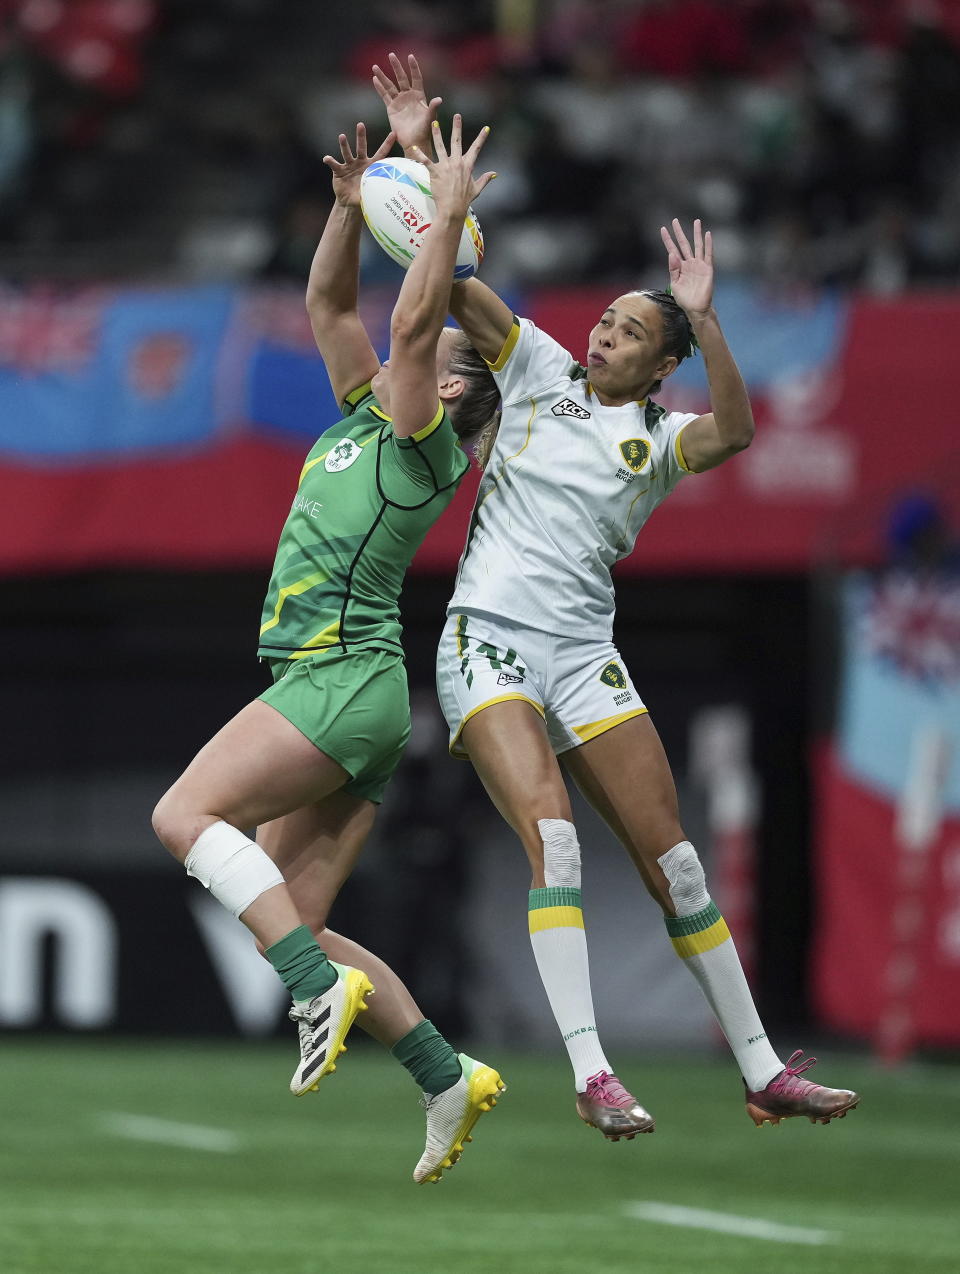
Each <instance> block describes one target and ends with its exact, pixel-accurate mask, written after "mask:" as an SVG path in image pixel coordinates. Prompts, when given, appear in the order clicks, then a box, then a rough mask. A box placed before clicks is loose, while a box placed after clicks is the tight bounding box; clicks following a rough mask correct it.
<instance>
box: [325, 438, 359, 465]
mask: <svg viewBox="0 0 960 1274" xmlns="http://www.w3.org/2000/svg"><path fill="white" fill-rule="evenodd" d="M359 454H360V448H359V447H358V446H357V444H356V443H355V442H354V441H353V439H352V438H344V440H343V442H338V443H337V445H336V446H335V447H332V448H331V449H330V451H329V452H328V454H327V458H326V460H324V462H323V467H324V469H326V471H327V473H339V472H340V470H341V469H349V468H350V466H351V465H352V464H353V462H354V460H356V458H357V456H359Z"/></svg>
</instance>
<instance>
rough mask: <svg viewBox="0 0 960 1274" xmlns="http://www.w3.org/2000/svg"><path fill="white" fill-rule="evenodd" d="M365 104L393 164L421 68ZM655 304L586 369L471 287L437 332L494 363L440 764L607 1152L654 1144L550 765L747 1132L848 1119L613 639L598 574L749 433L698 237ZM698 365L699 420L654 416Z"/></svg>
mask: <svg viewBox="0 0 960 1274" xmlns="http://www.w3.org/2000/svg"><path fill="white" fill-rule="evenodd" d="M391 66H392V71H393V78H391V77H390V76H388V75H387V74H386V73H385V72H384V71H382V70H380V68H379V67H374V86H375V88H376V89H377V91H378V93H379V94H380V96H381V98H382V99H383V101H384V103H385V105H386V107H387V114H388V117H389V119H390V123H391V127H392V128H393V129H394V130H395V131H396V133H397V137H398V140H399V142H400V144H401V145H402V146H403V147H404V149H405V151H408V150H409V149H410V148H411V147H415V146H418V145H419V146H422V145H423V140H424V138H425V136H426V135H427V134H428V132H429V128H430V122H431V118H432V111H433V110H434V109H435V107H436V105H437V102H436V101H434V102H432V103H431V102H428V100H427V99H426V96H425V94H424V92H423V83H422V78H421V76H420V73H419V68H418V67H417V65H416V60H415V59H410V63H409V70H407V69H405V68H404V67H403V66H402V64H401V63H400V62H399V60H398V59H397V58H396V57H395V56H393V55H391ZM661 235H662V238H663V242H664V246H665V247H666V250H667V268H668V272H669V277H670V289H671V291H670V293H664V292H652V291H642V292H626V293H624V294H623V295H621V296H618V297H616V298H614V299H613V300H611V302H610V305H609V306H608V307H607V308H606V309H605V310H604V311H603V313H602V314H599V315H596V316H594V318H593V322H594V326H593V328H592V330H591V331H590V333H589V336H588V338H587V358H586V365H581V364H580V363H579V362H577V360H576V359H574V358H573V357H572V355H571V354H570V353H569V352H568V351H567V350H565V349H563V348H562V347H561V346H560V345H558V344H557V342H556V341H554V340H553V339H552V338H551V337H549V336H547V335H546V333H544V332H541V331H539V330H538V329H537V328H536V327H534V325H533V324H532V323H530V322H529V321H528V320H526V319H518V318H516V317H515V316H514V315H513V313H512V312H511V311H510V309H509V308H508V307H507V306H506V305H505V304H504V303H503V302H502V301H501V300H500V298H499V297H498V296H496V294H495V293H493V292H492V291H491V290H490V289H489V288H488V287H486V286H485V285H484V284H483V283H481V282H480V281H479V280H477V279H471V280H469V281H468V282H466V283H462V284H456V285H455V286H454V289H453V295H452V298H451V313H452V314H453V315H454V317H455V318H456V319H457V321H458V322H459V324H460V326H461V327H462V328H463V330H464V331H465V333H466V334H467V336H468V337H469V339H470V341H471V343H472V344H473V345H474V347H475V348H476V349H477V350H478V351H479V352H480V353H481V354H482V355H483V357H484V358H485V359H486V360H487V362H488V363H489V365H490V367H491V369H492V371H493V373H494V376H495V378H496V380H497V384H498V385H499V387H500V392H501V396H502V400H503V409H502V416H501V421H500V426H499V430H498V433H497V436H496V439H495V440H494V442H493V445H492V449H491V451H490V453H489V459H488V460H487V464H486V468H485V471H484V476H483V479H482V481H481V484H480V490H479V492H478V495H477V502H476V506H475V508H474V512H473V518H472V521H471V526H470V531H469V535H468V539H467V544H466V547H465V549H464V553H463V557H462V559H461V562H460V569H459V572H458V576H457V582H456V586H455V588H454V593H453V597H452V598H451V601H450V605H449V608H448V623H447V627H446V629H445V631H444V634H443V638H442V640H441V643H440V650H439V654H438V664H437V684H438V689H439V693H440V700H441V704H442V706H443V710H444V714H445V715H446V718H447V722H448V724H449V726H450V736H451V750H452V752H453V753H454V754H455V755H459V756H468V757H469V758H470V760H471V761H472V762H473V765H474V767H475V769H476V771H477V773H478V774H479V776H480V778H481V780H482V781H483V784H484V786H485V787H486V789H487V792H488V793H489V795H490V797H491V799H492V801H493V802H494V804H495V805H496V807H497V809H498V810H499V811H500V813H501V814H502V815H503V817H504V818H505V819H506V820H507V822H508V823H509V824H510V826H511V827H512V828H513V829H514V831H515V832H516V833H517V835H518V836H519V838H520V840H521V842H522V843H523V846H524V849H525V850H526V853H527V857H528V859H529V861H530V866H531V870H532V874H533V880H532V888H531V891H530V895H529V903H528V910H529V929H530V937H531V942H532V945H533V950H534V954H535V957H536V960H537V965H538V968H539V970H540V975H541V978H542V980H543V983H544V987H545V989H546V992H547V996H548V998H549V1000H550V1004H551V1008H552V1009H553V1013H554V1016H555V1018H556V1020H557V1024H558V1026H559V1028H560V1031H561V1034H562V1036H563V1039H564V1041H565V1043H566V1046H567V1050H568V1053H569V1056H570V1061H571V1064H572V1066H573V1070H574V1078H575V1086H576V1089H577V1103H576V1104H577V1111H578V1113H579V1114H580V1116H581V1118H582V1119H584V1120H585V1121H586V1122H587V1123H589V1124H592V1125H593V1126H595V1127H597V1128H598V1129H599V1130H600V1131H601V1132H602V1133H603V1134H604V1136H605V1137H607V1138H609V1139H611V1140H619V1138H620V1137H628V1138H632V1137H633V1136H635V1135H636V1134H637V1133H638V1132H650V1131H652V1130H653V1126H654V1122H653V1119H652V1117H651V1116H650V1115H649V1114H648V1113H647V1112H646V1111H645V1110H644V1109H643V1107H642V1106H641V1105H640V1104H639V1103H638V1102H637V1101H636V1099H635V1098H634V1097H633V1096H632V1095H631V1094H630V1093H629V1092H628V1091H627V1090H626V1089H625V1088H624V1086H623V1085H622V1084H621V1083H620V1081H619V1080H618V1079H617V1077H616V1076H615V1074H614V1073H613V1068H612V1067H611V1065H610V1063H609V1062H608V1061H607V1058H606V1056H605V1055H604V1052H603V1049H602V1047H601V1045H600V1040H599V1036H598V1034H597V1029H596V1021H595V1015H594V1010H593V1003H592V997H591V992H590V979H589V970H588V962H587V947H586V939H585V931H584V926H583V913H582V910H581V903H580V848H579V843H578V838H577V832H576V829H575V827H574V825H573V815H572V810H571V805H570V798H569V795H568V792H567V788H566V785H565V782H564V776H563V772H562V770H561V767H560V764H559V762H558V757H560V756H562V758H563V764H564V767H565V768H566V770H567V771H568V773H569V774H570V775H571V776H572V777H573V779H574V781H575V782H576V784H577V786H578V787H579V788H580V790H581V791H582V792H583V794H584V795H585V796H586V798H587V799H588V800H589V801H590V803H591V804H592V805H593V807H594V808H595V809H596V810H597V812H598V813H599V814H600V815H601V816H602V817H603V819H604V820H605V821H606V822H607V824H608V825H609V826H610V828H611V829H612V830H613V832H614V833H615V834H616V835H617V837H618V838H619V839H620V840H621V842H622V843H623V844H624V846H625V847H626V849H627V851H628V852H629V854H630V856H631V858H632V859H633V862H634V863H635V865H636V867H637V869H638V871H639V873H640V875H641V877H642V879H643V882H644V884H645V886H646V888H647V889H648V891H649V892H650V894H651V895H652V896H653V898H654V899H655V900H656V901H657V902H658V903H659V904H660V906H661V907H662V909H663V913H664V919H665V922H666V928H667V933H668V935H669V937H670V939H671V940H672V943H673V946H674V948H675V950H676V952H677V954H678V955H679V956H680V957H681V958H682V959H683V960H684V962H685V964H687V966H688V967H689V968H690V970H691V972H692V973H693V974H694V976H695V978H696V979H697V981H698V982H699V984H700V986H701V987H702V989H703V991H704V994H705V996H706V998H707V1000H708V1002H709V1004H710V1006H711V1008H712V1009H713V1011H714V1013H715V1014H716V1016H717V1019H718V1021H719V1023H720V1026H721V1027H722V1029H723V1031H724V1034H725V1035H726V1037H727V1040H728V1041H729V1043H730V1046H731V1048H732V1050H733V1053H734V1055H735V1057H736V1060H737V1063H738V1065H739V1068H740V1072H741V1075H742V1076H743V1080H744V1085H745V1088H746V1102H747V1110H748V1113H749V1114H750V1115H751V1117H752V1118H753V1120H754V1122H755V1123H756V1124H758V1125H760V1124H762V1123H763V1122H765V1121H769V1122H771V1123H779V1121H780V1120H781V1119H783V1118H790V1117H792V1116H796V1115H806V1116H807V1117H809V1118H810V1119H812V1120H820V1121H822V1122H827V1121H829V1120H830V1119H832V1118H834V1117H836V1116H838V1115H843V1114H845V1113H846V1111H847V1110H849V1109H850V1108H851V1107H853V1106H855V1105H856V1104H857V1102H858V1100H859V1098H858V1097H857V1095H856V1094H855V1093H852V1092H850V1091H848V1090H846V1089H829V1088H824V1087H822V1086H820V1085H817V1084H812V1083H810V1082H809V1081H808V1080H806V1079H803V1078H801V1077H800V1076H801V1073H802V1072H803V1071H805V1070H806V1069H808V1067H809V1066H810V1064H811V1061H810V1060H808V1061H806V1062H801V1063H800V1064H799V1065H797V1062H798V1059H799V1058H800V1056H801V1054H800V1052H799V1051H798V1052H797V1053H795V1054H794V1055H793V1056H792V1057H791V1058H790V1059H789V1061H788V1062H787V1064H786V1065H784V1063H783V1061H782V1060H781V1059H780V1058H779V1057H778V1056H777V1054H776V1053H775V1052H774V1050H773V1049H772V1047H771V1045H770V1043H769V1041H768V1040H767V1036H766V1033H765V1031H764V1029H763V1025H762V1023H761V1021H760V1019H759V1016H758V1014H757V1011H756V1009H755V1007H754V1004H753V999H752V996H751V993H750V990H749V987H748V985H747V982H746V979H745V978H744V975H743V972H742V969H741V966H740V961H739V958H738V956H737V952H736V949H735V947H734V943H733V940H732V939H731V937H730V933H729V931H728V929H727V926H726V924H725V923H724V921H723V918H722V916H721V915H720V912H719V911H718V910H717V907H716V906H715V904H714V903H713V902H712V900H711V898H710V896H709V894H708V892H707V888H706V882H705V878H704V873H703V869H702V867H701V865H700V861H699V858H698V856H697V853H696V850H695V849H694V847H693V845H692V844H691V843H690V842H689V841H688V840H687V838H686V836H685V834H684V831H683V828H682V827H681V824H680V817H679V810H678V804H677V796H676V789H675V786H674V782H673V777H672V774H671V772H670V766H669V764H668V762H667V758H666V756H665V754H664V750H663V747H662V745H661V743H660V739H659V736H658V735H657V732H656V730H655V729H654V726H653V723H652V722H651V720H650V717H649V715H648V713H647V710H646V708H645V707H644V705H643V703H642V701H641V699H640V696H639V695H638V694H637V691H636V689H635V688H634V685H633V682H632V680H631V678H630V675H629V673H628V671H627V669H626V667H625V665H624V662H623V660H622V659H621V657H620V655H619V653H618V651H617V649H616V647H615V646H614V645H613V642H612V630H613V615H614V592H613V583H612V579H611V575H610V571H611V568H612V566H613V565H614V563H615V562H617V561H618V560H619V559H620V558H622V557H624V556H626V555H627V554H628V553H630V552H631V551H632V549H633V546H634V543H635V541H636V537H637V534H638V533H639V531H640V529H641V528H642V526H643V524H644V523H645V522H646V520H647V518H648V517H649V516H650V514H651V513H652V512H653V510H654V509H655V508H656V507H657V505H658V504H660V502H661V501H662V500H664V499H665V498H666V497H667V496H668V495H669V494H670V492H671V491H672V490H673V488H674V487H675V486H676V484H677V483H678V482H679V481H680V479H681V478H682V477H683V476H684V475H685V474H694V473H702V472H704V471H705V470H707V469H712V468H714V467H715V466H716V465H718V464H721V463H723V461H725V460H728V459H729V458H730V457H732V456H734V455H736V454H737V452H739V451H742V450H743V449H744V448H745V447H747V446H749V444H750V442H751V440H752V438H753V433H754V422H753V414H752V411H751V408H750V402H749V398H748V396H747V391H746V387H745V386H744V383H743V379H742V377H741V376H740V372H739V370H738V369H737V365H736V363H735V362H734V359H733V357H732V355H731V353H730V351H729V349H728V347H727V344H726V341H725V339H724V336H723V333H722V331H721V329H720V324H719V321H718V319H717V315H716V312H715V311H714V309H713V304H712V301H713V255H712V243H711V236H710V233H709V231H708V232H707V233H706V234H704V233H703V232H702V230H701V226H700V222H699V221H695V222H694V227H693V243H692V244H691V243H690V242H689V240H688V239H687V236H686V235H685V234H684V232H683V229H682V227H681V225H680V223H679V222H678V221H674V222H673V233H672V234H671V233H670V232H669V231H668V230H667V229H666V228H665V227H664V228H663V229H662V231H661ZM695 345H696V346H699V348H700V350H701V352H702V354H703V358H704V362H705V364H706V372H707V380H708V385H709V392H710V405H711V409H712V410H711V411H710V412H709V413H707V414H705V415H701V416H695V415H685V414H680V413H675V412H670V413H667V412H664V410H663V409H662V408H660V407H658V406H656V404H655V403H653V402H652V401H651V399H650V395H651V394H655V393H656V392H657V390H658V389H659V388H660V385H661V383H662V382H663V380H664V379H666V377H667V376H669V375H670V374H671V373H672V372H673V371H674V370H675V369H676V368H677V366H678V365H679V363H680V362H681V360H682V359H683V358H685V357H686V356H687V355H688V354H690V353H691V352H692V349H693V347H694V346H695Z"/></svg>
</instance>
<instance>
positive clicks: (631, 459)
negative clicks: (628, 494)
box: [620, 438, 650, 473]
mask: <svg viewBox="0 0 960 1274" xmlns="http://www.w3.org/2000/svg"><path fill="white" fill-rule="evenodd" d="M620 454H621V456H623V458H624V460H626V462H627V464H628V465H629V466H630V468H631V469H632V470H633V472H634V473H639V472H640V470H641V469H642V468H643V466H644V465H645V464H646V463H647V461H648V460H649V459H650V444H649V442H647V440H646V439H645V438H628V439H627V441H626V442H621V444H620Z"/></svg>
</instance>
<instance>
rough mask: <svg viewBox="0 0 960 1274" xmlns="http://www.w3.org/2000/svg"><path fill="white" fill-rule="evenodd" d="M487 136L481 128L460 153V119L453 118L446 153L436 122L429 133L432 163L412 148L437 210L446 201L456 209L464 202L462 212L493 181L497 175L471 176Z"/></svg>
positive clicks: (421, 151) (419, 150) (419, 151)
mask: <svg viewBox="0 0 960 1274" xmlns="http://www.w3.org/2000/svg"><path fill="white" fill-rule="evenodd" d="M489 136H490V127H489V125H487V124H485V125H484V126H483V128H481V130H480V132H479V133H478V134H477V136H476V137H475V138H474V140H473V142H472V143H471V144H470V146H469V147H468V148H467V150H466V151H464V150H463V118H462V116H460V115H454V117H453V124H452V125H451V128H450V149H449V151H448V150H447V147H446V144H445V142H444V140H443V134H442V133H441V131H440V125H439V124H438V123H436V122H434V124H433V129H432V139H433V148H434V150H435V151H436V159H431V158H430V157H429V156H428V155H425V154H424V153H423V150H422V149H421V148H420V147H419V146H415V147H413V148H412V153H413V155H414V158H416V159H417V160H419V161H420V163H422V164H423V165H424V166H425V167H426V168H427V170H428V171H429V173H430V191H431V194H432V195H433V199H434V202H435V203H436V204H437V207H438V208H440V207H443V206H444V204H445V203H446V202H447V201H448V200H449V201H451V203H452V204H456V205H457V206H459V204H460V203H463V200H464V198H465V199H466V202H465V203H464V204H463V210H464V212H465V211H466V209H467V208H468V207H469V204H470V201H471V200H472V199H475V198H476V197H477V195H479V194H480V192H481V191H482V190H483V189H484V187H485V186H487V185H488V184H489V183H490V182H491V181H492V180H493V179H494V177H496V175H497V174H496V173H495V172H487V173H483V175H482V176H480V177H476V178H475V177H474V176H473V169H474V165H475V164H476V162H477V156H478V155H479V154H480V151H481V149H482V148H483V146H484V143H485V142H486V140H487V138H488V137H489Z"/></svg>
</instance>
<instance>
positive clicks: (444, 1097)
mask: <svg viewBox="0 0 960 1274" xmlns="http://www.w3.org/2000/svg"><path fill="white" fill-rule="evenodd" d="M459 1058H460V1066H461V1068H462V1070H463V1074H462V1075H461V1077H460V1078H459V1079H458V1080H457V1082H456V1083H455V1084H453V1085H452V1086H451V1087H450V1088H447V1089H445V1090H444V1092H442V1093H437V1095H436V1096H435V1097H429V1096H428V1095H427V1094H426V1093H424V1095H423V1099H422V1102H421V1105H422V1106H423V1107H424V1109H425V1110H426V1112H427V1144H426V1146H425V1147H424V1151H423V1154H422V1155H421V1157H420V1162H419V1163H418V1164H417V1166H416V1167H415V1168H414V1170H413V1179H414V1181H418V1182H425V1181H433V1182H436V1181H439V1180H440V1178H441V1176H442V1175H443V1170H444V1168H452V1167H453V1165H454V1164H455V1163H456V1162H457V1160H458V1159H459V1158H460V1156H461V1155H462V1154H463V1146H464V1142H467V1141H472V1140H473V1138H472V1137H471V1136H470V1130H471V1128H472V1127H473V1125H474V1124H475V1123H476V1122H477V1120H478V1119H479V1118H480V1116H481V1115H482V1114H483V1113H484V1112H485V1111H487V1110H490V1109H492V1108H493V1107H494V1106H496V1104H497V1094H498V1093H502V1092H504V1091H505V1090H506V1085H505V1084H504V1082H503V1080H502V1079H501V1078H500V1076H499V1075H498V1074H497V1072H496V1071H495V1070H493V1068H492V1067H490V1066H484V1064H483V1062H475V1061H474V1060H473V1058H472V1057H467V1055H466V1054H465V1053H461V1054H460V1055H459Z"/></svg>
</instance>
